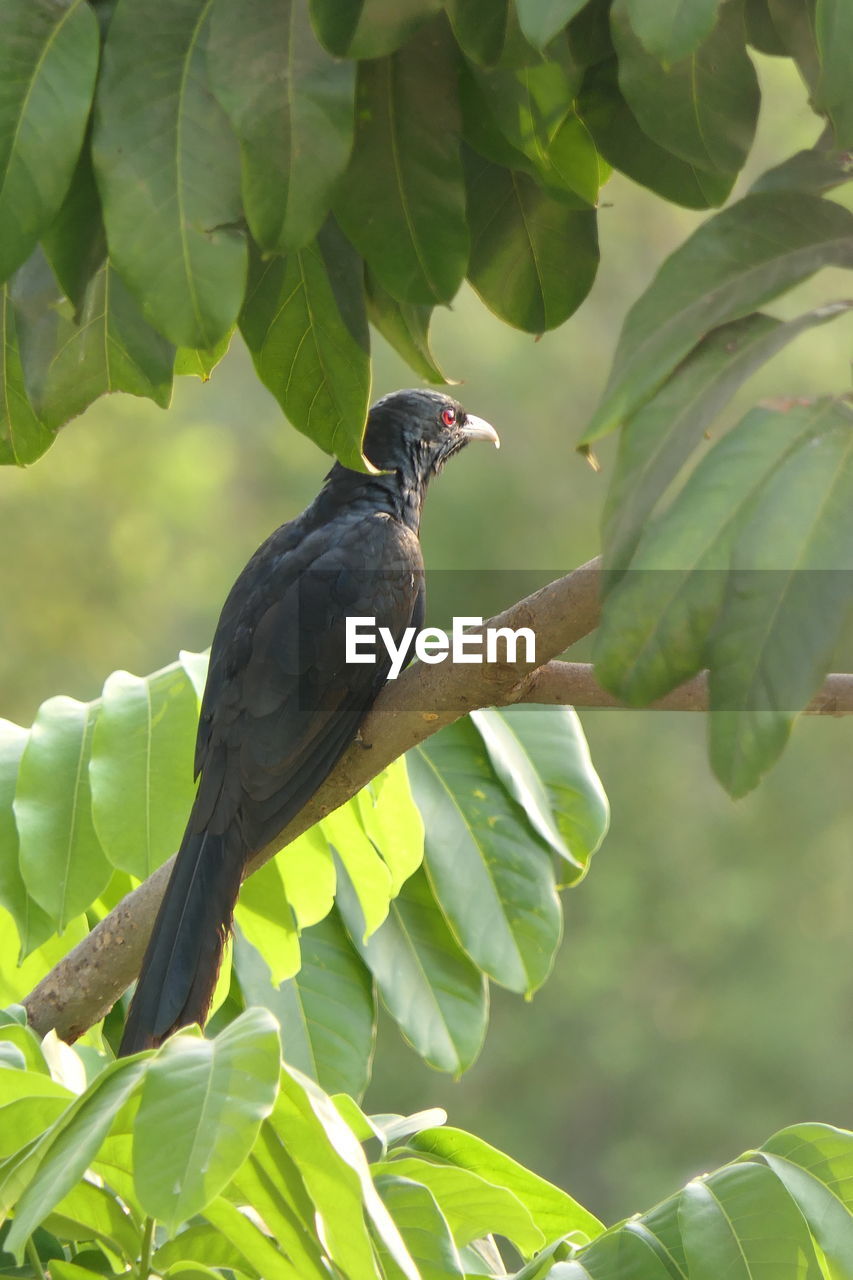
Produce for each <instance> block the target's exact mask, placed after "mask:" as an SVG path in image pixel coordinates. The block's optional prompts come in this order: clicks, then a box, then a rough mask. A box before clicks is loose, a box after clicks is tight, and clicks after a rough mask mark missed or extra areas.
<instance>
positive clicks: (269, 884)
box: [234, 858, 300, 1003]
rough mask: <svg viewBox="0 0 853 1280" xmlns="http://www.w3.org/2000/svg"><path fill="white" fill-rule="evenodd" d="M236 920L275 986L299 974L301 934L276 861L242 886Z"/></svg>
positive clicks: (269, 863)
mask: <svg viewBox="0 0 853 1280" xmlns="http://www.w3.org/2000/svg"><path fill="white" fill-rule="evenodd" d="M234 919H235V922H236V923H237V924H238V925H239V927H240V931H241V933H242V934H243V936H244V937H245V938H246V939H247V941H248V942H249V943H251V945H252V946H253V947H256V948H257V950H258V951H259V952H260V954H261V955H262V956H263V957H264V960H265V962H266V964H267V965H268V967H269V969H270V973H271V978H272V981H273V982H274V983H275V984H276V985H277V984H278V983H279V982H281V981H282V979H283V978H290V977H292V976H293V974H294V973H296V972H297V971H298V969H299V958H300V957H299V934H298V932H297V928H296V921H295V919H294V915H293V911H292V910H291V907H290V903H289V902H288V900H287V894H286V893H285V889H284V882H283V880H282V876H281V865H280V863H279V861H278V860H277V859H276V858H273V859H271V860H270V861H269V862H267V863H266V864H265V865H264V866H263V867H261V868H260V870H258V871H256V872H255V873H254V875H252V876H250V877H249V879H248V880H247V881H246V882H245V884H244V885H243V886H242V888H241V890H240V899H239V901H238V903H237V907H236V909H235V912H234ZM250 1003H253V1002H250ZM259 1003H265V1002H264V1001H260V1002H259Z"/></svg>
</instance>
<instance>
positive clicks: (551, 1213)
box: [409, 1126, 602, 1240]
mask: <svg viewBox="0 0 853 1280" xmlns="http://www.w3.org/2000/svg"><path fill="white" fill-rule="evenodd" d="M409 1146H410V1147H411V1148H413V1150H414V1151H415V1152H416V1153H417V1154H419V1155H422V1156H424V1157H426V1158H427V1159H429V1160H436V1161H438V1162H439V1163H444V1164H449V1165H454V1166H457V1167H459V1168H461V1169H469V1170H471V1172H473V1173H476V1174H478V1175H479V1176H480V1177H481V1178H485V1179H486V1181H487V1182H491V1183H494V1185H495V1186H498V1187H505V1188H506V1189H507V1190H508V1191H511V1192H513V1194H514V1195H515V1196H517V1197H518V1199H519V1200H520V1201H521V1203H522V1204H523V1205H524V1206H525V1208H526V1209H527V1210H528V1212H529V1214H530V1216H531V1218H532V1219H533V1222H534V1223H535V1225H536V1226H537V1227H538V1228H539V1230H540V1231H541V1232H542V1234H543V1236H544V1237H545V1239H546V1240H553V1239H554V1237H555V1236H564V1235H566V1234H568V1232H570V1231H581V1232H583V1233H584V1235H586V1236H587V1237H589V1238H590V1239H593V1238H594V1237H595V1236H597V1235H598V1234H599V1233H600V1232H601V1230H602V1226H601V1223H600V1222H599V1221H598V1219H597V1218H595V1217H593V1215H592V1214H591V1213H589V1212H588V1210H586V1209H584V1208H582V1206H581V1205H579V1204H578V1203H577V1201H576V1200H573V1199H572V1197H571V1196H569V1195H566V1193H565V1191H561V1190H560V1189H559V1187H555V1186H554V1185H553V1184H552V1183H550V1182H546V1181H545V1179H544V1178H540V1177H539V1176H538V1175H537V1174H535V1173H531V1172H530V1170H529V1169H525V1168H524V1166H523V1165H520V1164H518V1163H517V1161H515V1160H513V1159H511V1157H510V1156H507V1155H504V1153H503V1152H502V1151H498V1150H496V1148H495V1147H492V1146H489V1144H488V1143H487V1142H484V1141H483V1140H482V1138H477V1137H475V1136H474V1135H473V1134H471V1133H464V1132H463V1130H461V1129H453V1128H450V1127H447V1126H445V1127H443V1128H440V1129H424V1130H423V1131H422V1132H421V1133H417V1134H415V1135H414V1137H412V1138H410V1139H409Z"/></svg>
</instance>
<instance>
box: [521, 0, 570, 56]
mask: <svg viewBox="0 0 853 1280" xmlns="http://www.w3.org/2000/svg"><path fill="white" fill-rule="evenodd" d="M587 3H588V0H515V7H516V10H517V11H518V22H519V26H520V27H521V30H522V31H523V33H524V35H525V37H526V39H528V40H529V41H530V43H531V44H532V45H533V46H534V47H535V48H536V49H544V48H545V46H546V45H547V44H550V43H551V41H552V40H553V39H554V37H555V36H556V35H557V34H558V32H560V31H561V30H562V29H563V27H565V26H566V24H567V23H569V22H571V20H572V18H574V17H575V16H576V14H578V13H580V11H581V9H583V8H584V7H585V5H586V4H587Z"/></svg>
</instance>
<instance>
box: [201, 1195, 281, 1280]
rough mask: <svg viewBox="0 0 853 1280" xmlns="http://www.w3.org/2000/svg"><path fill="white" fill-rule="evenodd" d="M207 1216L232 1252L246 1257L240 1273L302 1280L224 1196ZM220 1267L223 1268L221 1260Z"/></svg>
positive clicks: (269, 1279)
mask: <svg viewBox="0 0 853 1280" xmlns="http://www.w3.org/2000/svg"><path fill="white" fill-rule="evenodd" d="M204 1216H205V1217H206V1218H207V1220H208V1222H209V1223H210V1224H211V1226H212V1227H215V1229H216V1232H217V1235H219V1236H220V1237H222V1238H223V1239H224V1241H225V1246H226V1249H229V1252H230V1249H236V1250H237V1251H238V1252H239V1253H240V1254H241V1255H242V1257H243V1258H245V1260H246V1263H245V1265H243V1266H240V1267H238V1271H245V1272H246V1273H248V1274H249V1275H252V1274H253V1273H255V1274H257V1275H260V1276H263V1277H264V1280H301V1277H300V1275H299V1272H298V1271H297V1270H296V1268H295V1267H294V1266H293V1265H292V1264H291V1263H290V1262H289V1261H288V1259H287V1258H285V1257H284V1256H283V1255H282V1254H281V1253H280V1252H279V1250H278V1249H277V1248H276V1245H275V1242H274V1241H272V1240H270V1238H269V1236H268V1235H267V1234H266V1233H265V1232H264V1231H262V1230H261V1229H260V1227H258V1226H256V1225H255V1223H254V1222H252V1221H250V1219H249V1218H247V1217H246V1215H245V1214H244V1213H241V1212H240V1210H239V1209H237V1208H235V1206H234V1205H231V1204H229V1203H228V1201H227V1200H224V1199H223V1198H222V1196H217V1198H216V1199H215V1200H213V1201H211V1203H210V1204H209V1205H208V1206H207V1208H206V1209H205V1210H204ZM178 1239H180V1236H179V1237H178ZM229 1246H230V1248H229ZM216 1265H217V1266H221V1265H222V1264H221V1262H220V1260H219V1258H218V1257H217V1259H216Z"/></svg>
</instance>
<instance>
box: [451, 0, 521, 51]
mask: <svg viewBox="0 0 853 1280" xmlns="http://www.w3.org/2000/svg"><path fill="white" fill-rule="evenodd" d="M447 16H448V17H449V18H450V22H451V25H452V27H453V34H454V35H455V36H456V39H457V41H458V43H459V47H460V49H462V50H464V52H465V53H466V54H467V56H468V57H469V58H472V59H473V61H474V62H477V63H479V64H480V66H483V67H491V66H494V64H495V63H496V62H497V61H498V59H499V58H500V56H501V54H502V53H503V49H504V44H505V41H506V36H507V26H508V23H509V19H510V14H509V0H448V4H447Z"/></svg>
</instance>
